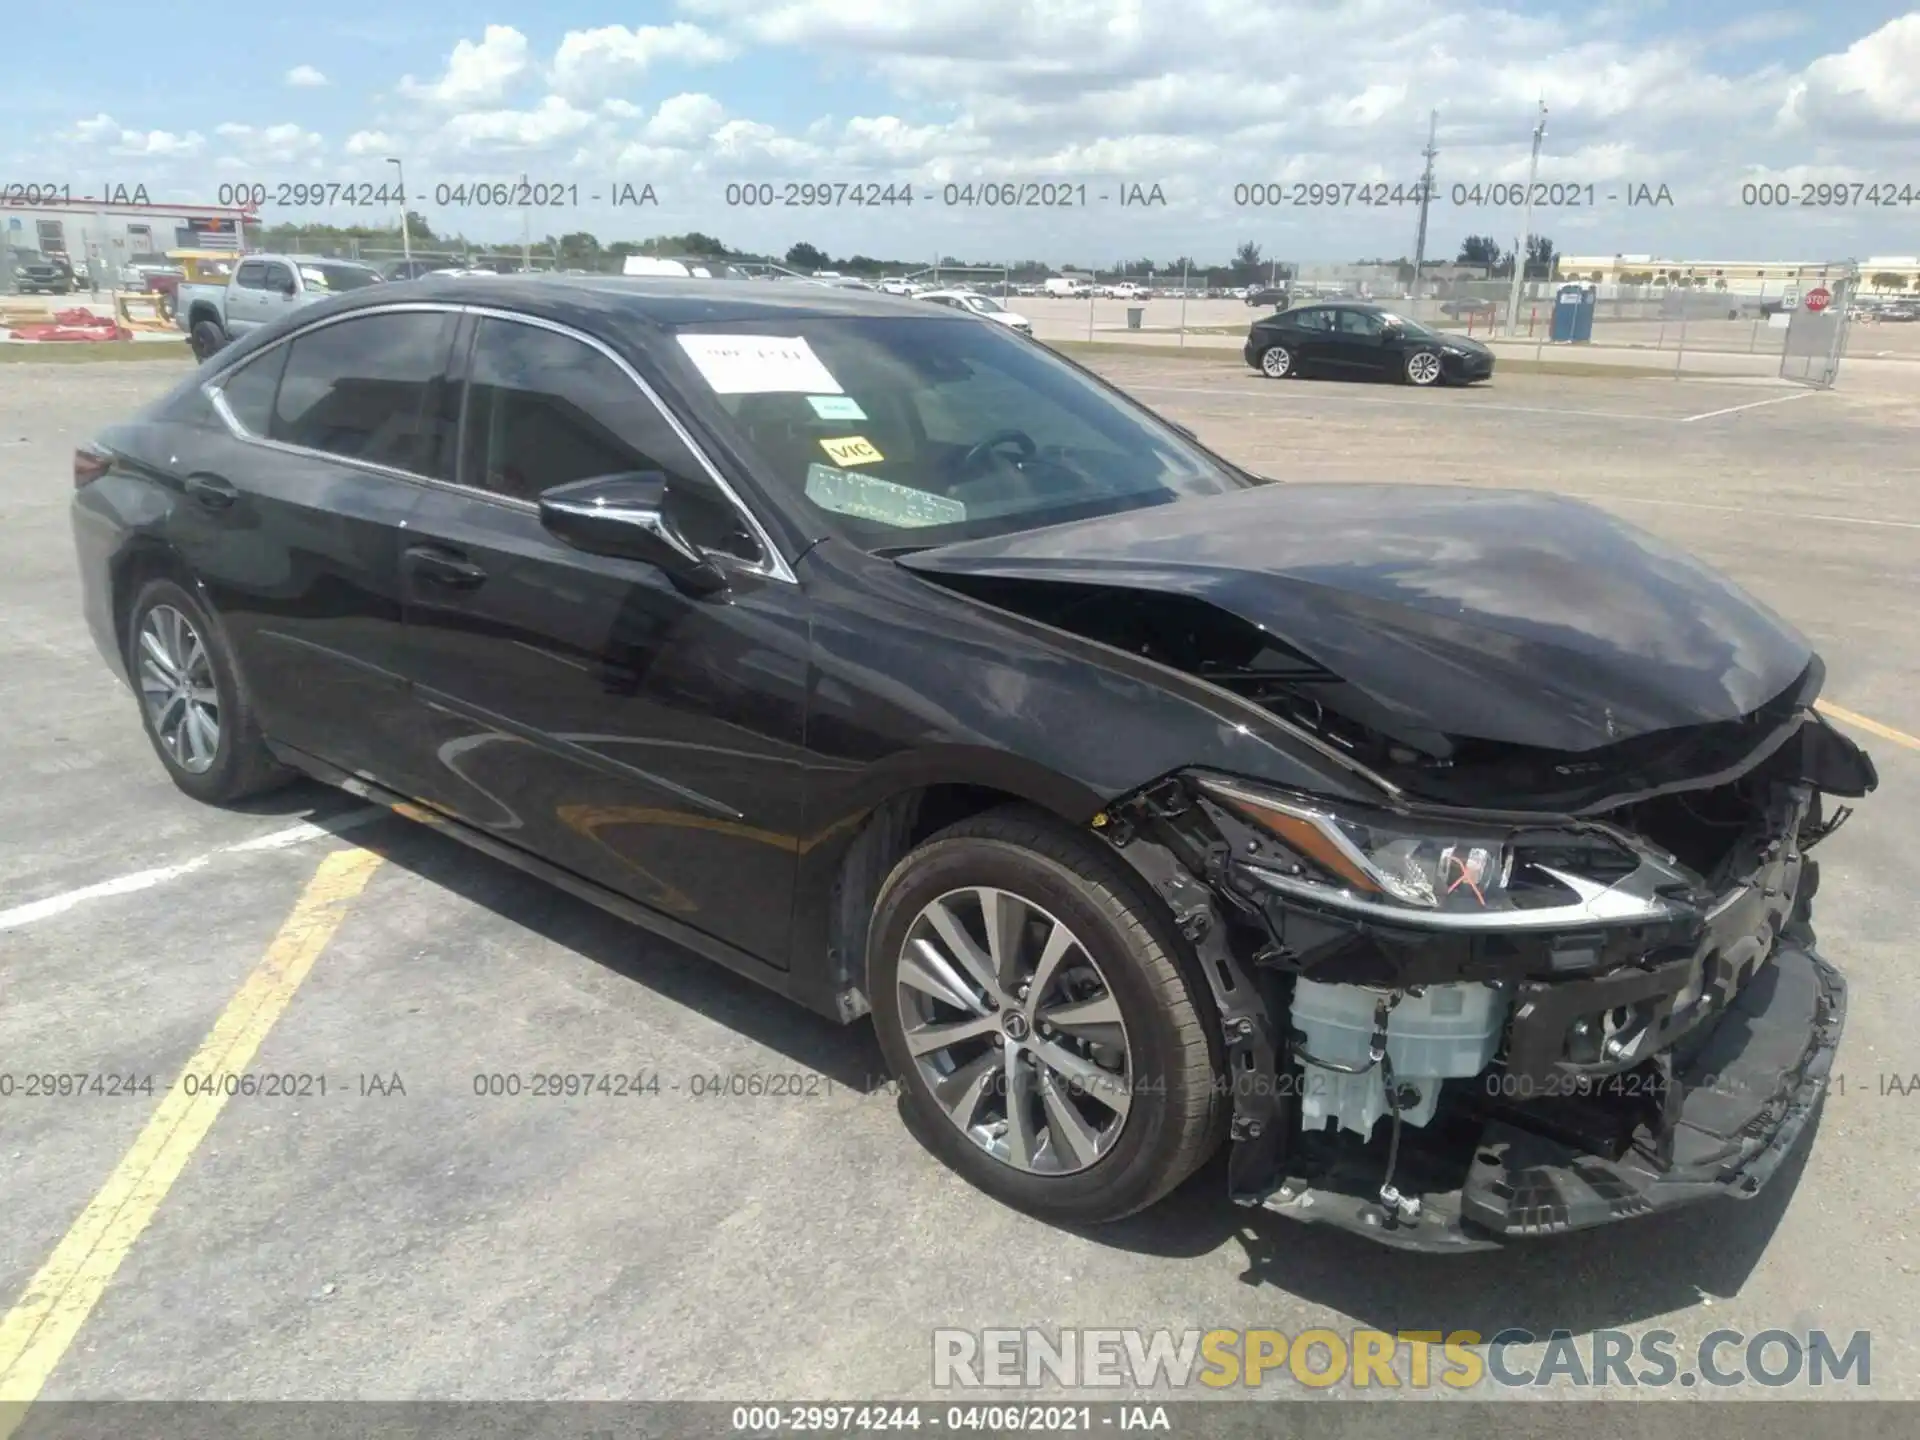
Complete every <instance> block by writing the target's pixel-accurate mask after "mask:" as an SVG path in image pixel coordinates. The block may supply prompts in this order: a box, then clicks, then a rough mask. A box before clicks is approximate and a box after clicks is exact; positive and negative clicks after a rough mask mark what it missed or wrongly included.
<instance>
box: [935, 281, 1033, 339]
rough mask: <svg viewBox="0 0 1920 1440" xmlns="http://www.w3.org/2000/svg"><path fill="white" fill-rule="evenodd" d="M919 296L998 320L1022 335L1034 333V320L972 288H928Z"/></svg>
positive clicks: (952, 308)
mask: <svg viewBox="0 0 1920 1440" xmlns="http://www.w3.org/2000/svg"><path fill="white" fill-rule="evenodd" d="M919 298H920V299H922V300H929V301H932V302H933V303H934V304H935V305H944V306H946V307H947V308H948V309H949V310H964V311H966V312H967V313H968V314H969V315H980V316H984V317H985V318H986V319H988V320H995V321H998V322H999V323H1000V324H1002V325H1005V326H1007V327H1008V328H1010V329H1013V330H1018V331H1019V332H1020V333H1021V334H1022V335H1031V334H1033V322H1032V321H1031V320H1029V319H1027V317H1026V316H1024V315H1022V314H1020V313H1019V312H1017V311H1014V310H1009V309H1008V308H1007V307H1006V306H1004V305H1002V304H1001V303H1000V302H999V301H998V300H995V299H992V298H991V297H989V296H986V295H977V294H975V293H974V292H973V291H971V290H928V291H926V292H924V293H923V294H922V295H921V296H920V297H919Z"/></svg>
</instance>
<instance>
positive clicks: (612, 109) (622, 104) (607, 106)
mask: <svg viewBox="0 0 1920 1440" xmlns="http://www.w3.org/2000/svg"><path fill="white" fill-rule="evenodd" d="M600 113H601V114H603V115H611V116H613V118H614V119H616V120H638V119H639V118H640V117H641V116H642V115H644V114H646V113H647V112H646V111H645V110H643V109H641V108H640V106H638V105H636V104H634V103H633V102H632V101H631V100H618V99H615V100H602V101H601V102H600Z"/></svg>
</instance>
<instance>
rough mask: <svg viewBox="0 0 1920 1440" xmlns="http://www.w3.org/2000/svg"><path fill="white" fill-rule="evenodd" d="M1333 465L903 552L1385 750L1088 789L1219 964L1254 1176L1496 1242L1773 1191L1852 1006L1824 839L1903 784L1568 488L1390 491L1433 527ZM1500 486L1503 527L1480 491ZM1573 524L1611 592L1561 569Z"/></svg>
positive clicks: (1345, 745)
mask: <svg viewBox="0 0 1920 1440" xmlns="http://www.w3.org/2000/svg"><path fill="white" fill-rule="evenodd" d="M1338 488H1339V487H1291V486H1290V487H1288V494H1287V505H1286V506H1285V507H1284V511H1283V510H1282V508H1281V507H1279V506H1273V507H1266V508H1260V507H1258V506H1256V505H1255V504H1254V502H1252V501H1248V502H1245V505H1244V508H1245V511H1246V515H1245V521H1246V525H1245V529H1244V530H1235V529H1232V528H1225V529H1223V528H1222V527H1220V525H1219V523H1218V521H1219V516H1217V515H1216V516H1214V517H1211V520H1210V524H1211V527H1212V528H1208V529H1205V530H1204V532H1203V531H1202V529H1201V527H1200V525H1199V519H1200V518H1202V517H1200V516H1199V512H1198V511H1193V512H1189V514H1190V515H1191V517H1192V518H1191V519H1190V520H1187V519H1184V518H1183V514H1182V511H1181V507H1172V509H1171V512H1170V514H1169V515H1168V516H1167V518H1166V520H1165V521H1162V522H1160V523H1161V526H1162V527H1163V528H1154V527H1150V526H1148V525H1146V524H1145V523H1143V522H1133V521H1125V520H1112V519H1109V520H1103V521H1097V522H1088V523H1086V524H1085V525H1080V526H1066V527H1061V528H1059V529H1057V530H1055V531H1051V532H1048V531H1042V532H1035V533H1034V534H1033V535H1030V536H1020V537H1014V538H1012V539H1009V540H1005V541H999V542H979V543H976V544H973V545H968V546H955V547H946V548H944V549H940V550H935V551H932V552H926V553H923V554H919V555H916V556H913V557H911V558H910V559H909V560H907V561H905V562H903V563H907V564H910V565H911V566H913V568H916V569H919V570H920V571H921V572H922V573H925V574H927V575H929V576H930V577H931V578H934V579H936V580H937V581H938V582H939V583H940V584H942V585H945V586H948V587H950V588H953V589H957V590H961V591H963V592H965V593H967V594H969V595H972V596H973V597H974V598H976V599H978V600H981V601H983V602H985V603H986V604H988V605H991V606H994V607H996V608H999V609H1002V610H1005V611H1008V612H1012V613H1014V614H1017V615H1019V616H1022V617H1024V618H1025V619H1027V620H1029V621H1034V622H1038V623H1040V624H1042V625H1045V626H1048V627H1050V628H1053V629H1056V630H1060V631H1066V632H1070V633H1071V634H1073V635H1075V636H1078V637H1080V638H1081V639H1082V640H1085V641H1091V642H1093V643H1095V644H1097V645H1100V646H1103V647H1107V648H1110V649H1112V650H1115V651H1119V652H1124V653H1126V654H1128V655H1132V656H1137V657H1141V658H1142V659H1144V660H1146V661H1148V662H1150V663H1152V664H1154V665H1157V666H1163V667H1166V668H1168V669H1171V670H1175V671H1178V672H1181V673H1182V674H1184V675H1186V676H1190V677H1193V678H1194V679H1197V680H1199V681H1201V682H1204V683H1205V684H1206V685H1207V686H1209V687H1211V688H1212V689H1213V690H1214V691H1216V692H1224V694H1221V695H1220V701H1221V709H1222V713H1223V714H1226V713H1230V711H1231V709H1232V708H1234V707H1236V706H1237V707H1244V708H1245V709H1247V710H1249V711H1252V712H1257V713H1258V714H1259V716H1260V717H1261V720H1262V722H1263V723H1272V722H1276V721H1277V722H1278V723H1279V725H1280V726H1281V727H1282V728H1283V729H1285V730H1287V731H1289V732H1291V733H1292V734H1293V735H1294V736H1296V737H1297V738H1298V740H1299V741H1300V742H1302V743H1303V744H1305V745H1307V746H1310V747H1311V748H1312V749H1313V750H1314V751H1317V752H1318V754H1319V755H1320V756H1321V757H1322V758H1323V759H1324V760H1326V761H1328V762H1330V763H1331V764H1333V765H1334V766H1335V767H1337V768H1338V770H1339V771H1340V772H1341V773H1342V774H1343V775H1344V776H1345V777H1346V780H1347V781H1352V782H1358V783H1357V784H1353V783H1346V784H1345V788H1344V798H1340V799H1332V798H1327V797H1324V796H1320V795H1316V794H1312V793H1302V792H1301V791H1298V790H1289V789H1286V788H1282V787H1281V786H1279V785H1277V784H1269V783H1267V782H1262V781H1257V780H1254V779H1250V778H1248V777H1246V776H1236V775H1229V774H1221V773H1215V772H1209V771H1206V770H1202V769H1189V770H1182V771H1179V772H1176V773H1174V774H1171V775H1167V776H1163V777H1162V778H1161V779H1159V780H1157V781H1155V782H1153V783H1150V784H1148V785H1146V786H1144V787H1142V788H1140V789H1138V790H1136V791H1135V792H1134V793H1132V794H1130V795H1127V796H1125V797H1123V798H1121V799H1119V800H1117V801H1115V802H1114V803H1112V804H1110V805H1109V806H1108V807H1107V809H1106V810H1105V811H1104V812H1103V813H1102V814H1101V815H1099V816H1098V817H1096V819H1095V822H1094V823H1095V828H1096V829H1097V830H1098V831H1099V832H1100V833H1102V834H1104V835H1105V836H1107V838H1108V839H1109V840H1110V841H1111V842H1112V843H1113V844H1114V845H1115V846H1116V847H1117V848H1118V849H1119V850H1120V851H1121V853H1122V854H1124V855H1125V856H1126V857H1127V858H1128V859H1129V860H1130V861H1131V862H1132V863H1133V864H1134V866H1135V868H1136V869H1138V870H1139V871H1140V872H1141V873H1142V874H1143V875H1144V876H1145V877H1146V878H1147V880H1148V882H1149V883H1150V884H1152V885H1153V886H1154V888H1155V889H1156V890H1157V891H1158V892H1159V894H1160V895H1161V896H1162V898H1163V899H1164V900H1165V901H1166V902H1167V904H1168V906H1169V907H1170V909H1171V911H1172V913H1173V915H1174V918H1175V920H1176V921H1177V923H1178V924H1179V926H1180V928H1181V930H1182V932H1183V933H1184V934H1185V935H1186V937H1187V939H1188V940H1189V941H1190V942H1191V943H1192V945H1193V947H1194V950H1195V953H1196V955H1197V957H1198V960H1199V963H1200V966H1201V969H1202V970H1203V971H1204V973H1205V979H1206V982H1207V984H1208V986H1209V987H1210V989H1211V991H1212V995H1213V999H1214V1002H1215V1005H1216V1007H1217V1009H1218V1011H1219V1014H1220V1020H1221V1038H1222V1043H1223V1047H1224V1052H1225V1065H1226V1075H1227V1081H1226V1083H1227V1085H1228V1087H1229V1088H1230V1090H1231V1093H1232V1119H1231V1126H1232V1129H1231V1134H1232V1142H1233V1143H1232V1150H1231V1153H1230V1163H1229V1185H1230V1188H1231V1190H1232V1193H1233V1196H1234V1198H1235V1199H1236V1200H1237V1201H1239V1202H1240V1203H1242V1204H1247V1205H1266V1206H1268V1207H1270V1208H1276V1209H1280V1210H1282V1211H1283V1212H1285V1213H1288V1214H1292V1215H1295V1216H1297V1217H1299V1218H1302V1219H1307V1220H1316V1221H1322V1222H1327V1223H1332V1224H1336V1225H1339V1226H1342V1227H1344V1228H1348V1229H1352V1230H1356V1231H1359V1232H1362V1233H1365V1234H1367V1235H1369V1237H1370V1238H1373V1239H1376V1240H1381V1241H1385V1242H1387V1243H1390V1244H1397V1245H1402V1246H1405V1247H1408V1248H1416V1249H1462V1248H1467V1249H1471V1248H1478V1247H1483V1246H1487V1245H1492V1244H1498V1243H1500V1242H1501V1241H1502V1240H1504V1239H1507V1238H1509V1237H1513V1236H1518V1235H1535V1234H1546V1233H1553V1232H1557V1231H1564V1230H1572V1229H1579V1228H1583V1227H1586V1226H1590V1225H1596V1224H1601V1223H1605V1222H1608V1221H1611V1220H1615V1219H1619V1218H1622V1217H1624V1216H1628V1215H1637V1214H1641V1213H1646V1212H1648V1211H1652V1210H1656V1209H1660V1208H1664V1207H1666V1206H1669V1205H1672V1204H1677V1203H1681V1202H1682V1201H1685V1200H1689V1199H1694V1198H1699V1197H1701V1196H1702V1195H1706V1194H1712V1193H1720V1194H1733V1195H1738V1196H1745V1195H1751V1194H1753V1193H1756V1192H1757V1191H1758V1190H1759V1188H1760V1187H1761V1185H1762V1184H1763V1183H1764V1182H1765V1180H1766V1178H1767V1176H1768V1175H1769V1174H1770V1173H1771V1172H1772V1170H1773V1169H1774V1168H1776V1167H1777V1166H1778V1164H1779V1163H1780V1160H1781V1158H1782V1157H1783V1156H1784V1155H1785V1154H1787V1153H1788V1152H1789V1151H1790V1150H1791V1148H1792V1146H1793V1144H1794V1142H1795V1140H1796V1139H1797V1137H1798V1135H1799V1134H1800V1133H1801V1131H1802V1130H1803V1128H1804V1126H1805V1124H1806V1122H1807V1119H1808V1117H1809V1116H1810V1115H1811V1114H1812V1113H1813V1110H1814V1108H1815V1106H1816V1104H1817V1102H1818V1099H1819V1096H1820V1091H1821V1087H1822V1083H1823V1080H1824V1077H1825V1075H1826V1074H1827V1072H1828V1070H1829V1068H1830V1066H1831V1064H1832V1060H1833V1054H1834V1050H1835V1047H1836V1046H1837V1044H1838V1039H1839V1034H1840V1030H1841V1028H1842V1025H1843V1023H1844V1015H1845V994H1846V989H1845V984H1844V982H1843V980H1842V979H1841V977H1840V975H1839V973H1838V972H1837V971H1835V970H1834V969H1833V968H1832V967H1831V966H1829V965H1828V964H1826V962H1825V961H1824V960H1822V959H1821V958H1820V957H1819V956H1818V954H1817V953H1816V952H1815V949H1814V943H1813V933H1812V929H1811V925H1810V910H1809V905H1810V902H1811V899H1812V896H1813V892H1814V890H1815V889H1816V887H1817V884H1818V869H1817V866H1816V865H1815V864H1814V862H1813V861H1812V860H1810V859H1809V858H1808V855H1809V852H1810V851H1811V850H1812V849H1813V848H1814V847H1815V846H1816V845H1818V844H1819V843H1820V842H1821V841H1822V840H1823V839H1824V838H1826V836H1828V835H1830V834H1831V833H1832V832H1833V831H1834V830H1835V829H1837V828H1838V827H1839V825H1840V824H1841V823H1843V822H1844V821H1845V820H1846V818H1847V815H1848V813H1849V812H1848V811H1847V810H1846V808H1845V807H1844V806H1838V807H1835V808H1832V809H1831V810H1829V804H1830V801H1831V800H1832V799H1834V798H1841V799H1844V798H1850V797H1856V796H1861V795H1865V794H1867V793H1868V792H1869V791H1871V790H1872V789H1873V788H1874V787H1875V785H1876V784H1877V780H1878V777H1877V775H1876V774H1875V771H1874V767H1873V763H1872V761H1871V760H1870V759H1869V758H1868V757H1867V756H1866V754H1865V753H1864V752H1863V751H1862V750H1860V749H1859V747H1857V746H1856V745H1854V744H1853V742H1852V741H1850V740H1849V739H1847V738H1846V737H1845V736H1843V735H1842V734H1840V733H1839V732H1838V731H1837V730H1835V729H1833V728H1832V727H1831V726H1830V725H1828V724H1827V723H1826V721H1825V720H1824V719H1822V718H1821V717H1820V715H1819V714H1818V713H1817V712H1816V711H1815V710H1814V709H1813V708H1812V707H1813V703H1814V700H1815V698H1816V697H1817V696H1818V694H1819V691H1820V686H1821V684H1822V682H1823V680H1824V678H1825V670H1824V667H1823V665H1822V663H1821V661H1820V660H1819V658H1818V656H1816V655H1815V654H1814V653H1813V652H1812V650H1811V648H1810V647H1808V646H1807V645H1806V643H1805V642H1804V640H1803V639H1801V638H1800V637H1799V636H1797V635H1796V634H1794V633H1793V632H1792V631H1791V630H1789V629H1787V628H1785V627H1784V626H1783V625H1782V624H1780V623H1779V622H1777V621H1776V620H1775V619H1774V618H1773V617H1771V616H1770V615H1768V614H1767V613H1766V612H1765V611H1764V610H1763V609H1762V608H1760V607H1758V606H1757V604H1756V603H1755V602H1753V601H1751V600H1749V599H1747V598H1745V597H1742V596H1739V595H1738V594H1737V592H1732V591H1730V590H1729V589H1728V588H1727V587H1726V586H1725V585H1724V584H1723V582H1721V581H1719V580H1718V579H1716V578H1715V577H1713V576H1711V575H1710V574H1709V573H1708V572H1705V571H1704V570H1702V569H1700V568H1699V567H1697V566H1696V565H1694V564H1693V563H1692V562H1690V561H1687V560H1685V559H1684V558H1680V557H1676V556H1674V555H1672V554H1671V553H1668V552H1666V551H1664V550H1662V549H1661V547H1660V546H1659V545H1658V542H1655V541H1653V540H1652V539H1651V538H1650V537H1646V536H1643V535H1640V534H1639V533H1638V532H1633V531H1631V530H1630V529H1629V528H1628V527H1625V526H1622V525H1621V524H1620V523H1619V522H1617V521H1614V520H1612V519H1611V518H1610V517H1606V516H1604V515H1602V514H1600V512H1597V511H1592V510H1591V509H1590V508H1586V507H1579V506H1577V505H1576V504H1574V502H1568V501H1563V500H1559V499H1556V498H1553V497H1538V496H1528V497H1520V498H1514V497H1512V496H1509V497H1506V498H1504V499H1490V498H1488V497H1485V496H1479V495H1475V496H1471V497H1466V498H1462V497H1458V496H1453V497H1451V498H1449V495H1450V492H1448V493H1442V492H1438V491H1435V490H1433V489H1431V488H1428V489H1425V490H1419V491H1417V493H1416V491H1415V490H1413V489H1410V488H1408V487H1401V488H1399V489H1396V490H1395V492H1394V496H1393V498H1394V501H1395V505H1396V507H1398V506H1402V505H1411V506H1413V507H1414V508H1415V510H1424V511H1425V518H1426V519H1427V520H1429V521H1431V522H1432V523H1433V524H1434V528H1433V529H1432V530H1430V531H1428V530H1420V529H1418V528H1417V527H1416V526H1414V525H1413V524H1398V525H1396V524H1392V523H1385V522H1383V523H1381V524H1378V525H1372V524H1358V523H1356V520H1355V514H1356V512H1355V510H1354V507H1353V505H1352V503H1351V499H1350V497H1343V496H1339V495H1336V494H1334V493H1333V492H1334V491H1335V490H1337V489H1338ZM1482 506H1484V507H1486V513H1487V514H1489V515H1492V516H1496V517H1503V518H1499V519H1498V520H1497V523H1496V522H1494V521H1490V522H1489V528H1491V529H1495V530H1498V531H1499V532H1500V535H1501V537H1502V538H1501V540H1500V542H1499V545H1498V546H1496V547H1492V548H1489V547H1488V546H1487V545H1485V544H1483V543H1481V542H1480V541H1479V540H1478V539H1477V538H1475V537H1477V536H1478V534H1479V533H1480V532H1479V531H1477V530H1463V529H1462V528H1461V527H1460V526H1459V524H1458V523H1457V522H1458V521H1460V520H1461V519H1462V518H1463V510H1464V511H1467V512H1473V513H1479V510H1478V507H1482ZM1215 508H1218V507H1215ZM1400 513H1401V512H1400V511H1399V510H1398V509H1396V510H1395V514H1396V516H1398V515H1399V514H1400ZM1156 518H1158V517H1156ZM1416 518H1419V517H1416ZM1448 522H1455V523H1448ZM1184 523H1191V524H1192V525H1193V527H1194V533H1193V534H1192V535H1188V534H1186V533H1185V532H1184V530H1182V529H1180V528H1179V527H1180V526H1182V525H1183V524H1184ZM1550 532H1551V533H1557V534H1559V535H1561V536H1562V537H1563V538H1564V542H1565V543H1564V554H1563V555H1562V556H1560V557H1559V558H1557V559H1556V560H1555V562H1554V563H1555V565H1556V566H1557V567H1558V570H1557V572H1556V573H1559V574H1561V575H1564V576H1566V577H1568V578H1567V581H1566V587H1565V588H1567V589H1569V590H1571V591H1575V592H1579V593H1581V594H1584V595H1585V596H1586V597H1587V598H1588V600H1589V601H1590V602H1591V603H1589V604H1586V605H1584V606H1583V605H1580V604H1573V603H1569V602H1568V601H1567V600H1566V599H1565V598H1564V597H1561V596H1558V595H1556V594H1555V593H1554V587H1553V586H1552V585H1550V584H1546V583H1544V582H1543V581H1541V580H1539V579H1538V578H1537V577H1535V576H1534V574H1533V570H1534V569H1536V568H1537V566H1538V564H1539V563H1544V562H1541V561H1540V554H1539V552H1540V551H1541V550H1542V547H1543V546H1545V547H1547V548H1551V547H1550V546H1549V545H1548V543H1547V542H1545V541H1543V540H1542V539H1541V538H1540V537H1541V536H1542V535H1544V534H1547V533H1550ZM1496 557H1497V558H1498V559H1499V560H1500V561H1502V562H1504V563H1492V561H1493V560H1494V559H1495V558H1496ZM1515 577H1520V578H1517V579H1516V578H1515ZM1343 783H1344V782H1343ZM1356 794H1359V795H1368V796H1376V797H1377V798H1376V799H1367V800H1362V801H1356V800H1355V799H1354V796H1355V795H1356Z"/></svg>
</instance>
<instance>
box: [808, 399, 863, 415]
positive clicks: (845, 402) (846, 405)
mask: <svg viewBox="0 0 1920 1440" xmlns="http://www.w3.org/2000/svg"><path fill="white" fill-rule="evenodd" d="M807 404H809V405H811V406H812V407H813V413H814V414H816V415H818V416H819V417H820V418H821V419H822V420H864V419H866V418H867V412H866V411H864V410H862V409H861V408H860V404H859V402H858V401H857V400H855V399H854V398H853V397H852V396H851V395H809V396H807Z"/></svg>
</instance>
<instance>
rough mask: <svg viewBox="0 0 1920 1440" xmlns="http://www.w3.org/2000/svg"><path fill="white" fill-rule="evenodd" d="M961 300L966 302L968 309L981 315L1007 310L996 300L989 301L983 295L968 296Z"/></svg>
mask: <svg viewBox="0 0 1920 1440" xmlns="http://www.w3.org/2000/svg"><path fill="white" fill-rule="evenodd" d="M963 298H964V299H965V300H966V302H967V308H968V309H970V310H973V311H975V312H976V313H978V314H981V315H991V314H992V313H993V312H994V311H996V310H1004V309H1006V308H1007V307H1006V306H1004V305H1002V304H1001V303H1000V302H999V301H998V300H989V299H988V298H987V297H986V296H984V295H968V296H965V297H963Z"/></svg>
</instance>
